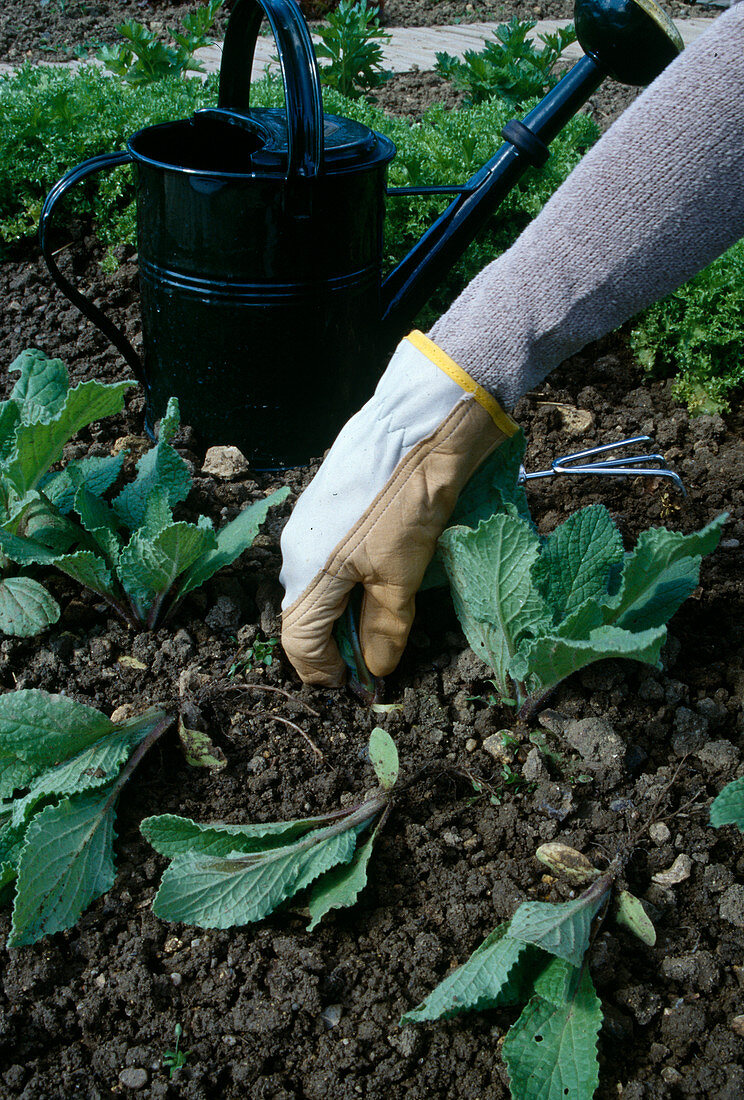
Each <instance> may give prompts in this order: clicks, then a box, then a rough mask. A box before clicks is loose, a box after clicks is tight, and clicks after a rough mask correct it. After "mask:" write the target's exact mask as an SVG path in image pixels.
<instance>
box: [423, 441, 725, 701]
mask: <svg viewBox="0 0 744 1100" xmlns="http://www.w3.org/2000/svg"><path fill="white" fill-rule="evenodd" d="M520 436H521V433H518V435H517V436H515V437H514V438H513V439H512V440H510V441H509V443H508V444H505V445H504V447H501V448H499V451H498V452H496V453H497V455H499V458H498V460H497V463H496V464H495V465H494V466H493V467H492V468H491V469H489V468H488V464H486V465H487V468H486V470H485V471H483V472H482V473H479V475H478V480H477V482H476V485H475V486H473V487H472V488H470V487H469V494H468V497H467V498H466V500H465V502H464V504H463V508H462V510H461V511H460V514H461V515H464V517H465V520H466V523H467V526H466V525H464V524H463V523H462V521H461V522H460V525H458V526H453V527H450V528H448V530H446V531H445V532H444V534H443V535H442V537H441V539H440V540H439V554H440V556H441V559H442V561H443V563H444V566H445V569H446V572H447V576H448V578H449V581H450V586H451V589H452V596H453V599H454V604H455V610H456V612H457V616H458V618H459V620H460V623H461V625H462V628H463V630H464V631H465V636H466V637H467V639H468V641H469V643H470V645H471V647H472V649H473V650H474V652H475V653H476V654H477V655H478V656H479V657H482V658H483V660H484V661H486V662H487V663H488V664H489V665H490V667H491V669H492V671H493V673H494V679H495V681H496V684H497V685H498V690H499V691H500V692H501V694H502V696H503V697H505V698H507V699H512V700H514V701H515V702H516V703H517V705H518V706H519V707H521V708H522V713H523V714H527V713H529V712H530V711H532V710H534V708H535V706H537V705H539V703H540V702H541V701H543V700H544V699H545V698H546V697H547V695H548V694H549V693H550V692H551V691H553V689H554V688H555V687H556V686H557V685H558V684H559V683H560V682H561V681H562V680H563V679H565V677H566V676H569V675H570V674H571V673H572V672H576V671H578V670H579V669H581V668H585V667H586V666H587V665H589V664H591V663H592V662H594V661H599V660H602V659H603V658H606V657H629V658H632V659H633V660H637V661H642V662H644V663H645V664H651V665H656V666H658V664H659V655H660V652H661V647H662V646H663V644H664V641H665V639H666V623H667V622H668V620H669V619H670V618H671V616H672V615H673V614H674V613H675V611H677V609H678V608H679V607H680V605H681V604H682V603H683V602H684V600H685V599H686V598H687V597H688V596H689V595H691V593H692V592H693V591H694V590H695V588H696V587H697V584H698V578H699V574H700V562H701V560H702V557H703V555H705V554H709V553H711V552H712V551H713V550H714V549H715V547H716V546H717V545H718V542H719V539H720V537H721V529H722V527H723V525H724V523H725V522H726V519H727V518H728V517H727V515H726V514H724V515H721V516H719V517H718V518H717V519H715V520H713V521H712V523H710V524H708V526H707V527H704V528H703V529H702V530H701V531H697V532H695V533H693V534H691V535H682V534H679V533H678V532H676V531H668V530H666V529H665V528H663V527H660V528H650V529H649V530H647V531H644V532H642V534H641V535H640V537H639V539H638V543H637V545H636V548H635V549H634V550H633V551H632V552H631V553H628V554H626V553H624V552H623V545H622V540H621V538H620V533H619V531H618V530H617V527H616V526H615V524H614V523H613V521H612V518H611V516H610V513H609V512H608V511H607V509H606V508H605V507H604V506H603V505H600V504H595V505H591V506H589V507H588V508H583V509H581V510H580V511H578V512H575V513H574V514H573V515H572V516H570V517H569V518H568V519H567V520H566V522H565V523H563V524H561V525H560V527H558V528H556V530H555V531H554V532H553V533H552V534H551V535H550V536H549V537H548V538H547V539H541V538H540V537H539V536H538V534H537V532H536V530H535V528H534V525H533V523H532V520H531V518H530V516H529V511H528V510H527V505H526V498H525V497H524V493H523V491H522V489H521V487H520V486H519V484H518V480H519V468H520V465H521V457H522V454H523V452H524V438H523V437H521V438H520ZM501 451H505V452H506V453H505V454H503V455H501V454H500V452H501ZM489 484H490V496H489V491H488V490H489ZM484 496H485V500H486V501H488V500H489V499H490V506H491V510H492V511H495V514H492V515H490V516H489V518H487V519H483V518H482V517H483V500H482V499H481V498H483V497H484ZM476 524H477V526H476Z"/></svg>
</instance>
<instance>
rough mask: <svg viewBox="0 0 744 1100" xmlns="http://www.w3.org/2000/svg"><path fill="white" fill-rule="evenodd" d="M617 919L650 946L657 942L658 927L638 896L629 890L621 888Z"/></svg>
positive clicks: (618, 898)
mask: <svg viewBox="0 0 744 1100" xmlns="http://www.w3.org/2000/svg"><path fill="white" fill-rule="evenodd" d="M615 920H616V921H617V923H618V924H621V925H623V927H625V928H627V929H628V931H629V932H632V933H633V935H634V936H637V937H638V939H639V940H641V941H642V942H643V943H645V944H648V946H649V947H653V946H654V944H655V943H656V929H655V928H654V926H653V923H652V921H651V918H650V917H649V915H648V913H647V912H646V910H645V909H644V908H643V906H642V905H641V903H640V901H639V900H638V898H636V897H634V896H633V895H632V894H630V893H628V891H627V890H621V891H620V893H619V894H618V897H617V911H616V913H615Z"/></svg>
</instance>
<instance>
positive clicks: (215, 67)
mask: <svg viewBox="0 0 744 1100" xmlns="http://www.w3.org/2000/svg"><path fill="white" fill-rule="evenodd" d="M569 22H570V20H569V19H541V20H540V21H539V22H538V23H537V26H536V27H535V29H534V30H533V31H532V32H531V34H530V37H531V38H535V37H537V35H539V34H550V33H552V32H553V31H555V30H557V28H558V27H563V26H565V25H566V24H567V23H569ZM712 22H713V20H712V19H705V18H701V17H695V18H692V19H678V20H676V25H677V27H678V29H679V32H680V34H681V35H682V38H683V40H684V42H685V45H688V44H689V43H690V42H693V41H694V40H695V39H696V38H697V37H698V35H700V34H702V32H703V31H704V30H705V28H706V27H708V26H710V24H711V23H712ZM496 25H497V24H496V23H461V24H459V25H458V26H452V27H391V28H390V30H389V31H388V33H389V34H390V41H389V42H386V43H385V44H384V45H383V47H382V50H383V55H384V58H385V61H384V64H385V68H386V69H388V70H390V71H391V72H394V73H406V72H410V71H411V70H413V69H422V70H426V69H433V68H434V66H435V64H436V55H437V54H438V53H449V54H452V55H453V56H455V57H462V55H463V54H464V53H465V51H466V50H481V49H482V48H483V43H484V42H485V41H486V40H487V39H489V38H491V37H492V35H493V32H494V30H495V27H496ZM316 40H317V39H316ZM581 53H582V51H581V47H580V46H579V44H578V43H577V42H575V43H573V45H571V46H569V47H568V48H567V49H566V50H565V52H564V54H563V56H564V57H565V58H567V59H569V60H577V59H578V58H580V57H581ZM197 57H198V58H199V59H200V61H201V62H202V64H203V65H204V68H205V69H206V71H207V72H208V73H211V72H218V71H219V68H220V62H221V60H222V46H221V44H218V45H214V46H207V47H205V48H204V49H203V50H199V51H198V52H197ZM275 59H276V45H275V43H274V39H273V38H271V37H269V36H264V35H262V36H261V37H260V38H259V39H258V42H257V43H256V54H255V58H254V65H253V68H254V72H255V73H256V75H257V76H259V75H260V74H261V73H262V72H263V70H264V69H265V68H266V67H267V66H268V67H269V69H273V68H275V66H276V60H275ZM42 64H53V65H67V66H68V67H70V68H77V67H79V65H80V64H81V62H79V61H66V62H65V61H61V62H60V61H58V62H42ZM13 69H14V66H13V65H8V64H6V63H4V62H3V63H0V74H2V73H7V72H12V71H13Z"/></svg>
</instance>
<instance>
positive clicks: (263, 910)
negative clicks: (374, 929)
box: [140, 728, 398, 929]
mask: <svg viewBox="0 0 744 1100" xmlns="http://www.w3.org/2000/svg"><path fill="white" fill-rule="evenodd" d="M369 755H370V760H371V762H372V766H373V767H374V770H375V774H376V776H377V779H378V782H379V784H380V789H379V791H378V792H375V793H374V794H372V795H371V796H370V797H369V798H367V799H365V800H364V801H362V802H360V803H358V804H357V805H356V806H351V807H350V808H349V809H343V810H336V811H334V812H333V813H328V814H321V815H320V816H318V817H309V818H304V819H302V820H298V821H268V822H264V823H262V824H255V825H226V824H224V823H222V822H217V823H215V824H211V825H200V824H198V823H197V822H195V821H192V820H190V819H189V818H186V817H177V816H175V815H172V814H163V815H160V816H156V817H148V818H145V820H144V821H143V822H142V824H141V826H140V828H141V830H142V834H143V836H144V837H145V839H146V840H148V841H149V842H150V844H152V846H153V848H155V850H156V851H158V852H159V853H160V854H161V855H163V856H167V857H168V858H169V859H170V860H171V862H170V864H169V865H168V867H167V868H166V870H165V873H164V874H163V879H162V882H161V884H160V888H159V890H158V892H157V895H156V897H155V900H154V902H153V911H154V912H155V914H156V915H157V916H159V917H162V918H163V919H164V920H169V921H183V922H184V923H186V924H196V925H200V926H201V927H203V928H231V927H233V926H234V925H239V924H248V923H250V922H252V921H258V920H261V919H262V918H263V917H266V916H268V914H269V913H271V912H273V910H274V909H276V908H277V906H279V905H281V903H282V902H284V901H286V900H287V899H288V898H290V897H293V896H294V895H295V894H297V893H299V892H300V891H301V890H304V889H305V888H306V887H308V886H310V884H311V883H314V885H313V886H312V889H311V891H310V895H309V898H308V909H309V911H310V924H309V925H308V928H309V929H312V928H314V927H315V926H316V924H318V922H319V921H320V920H321V919H322V918H323V917H324V916H325V914H326V913H327V912H329V910H331V909H339V908H345V907H346V906H350V905H353V904H354V903H355V901H356V900H357V897H358V896H359V894H360V893H361V891H362V890H363V889H364V887H365V885H366V883H367V865H368V863H369V859H370V856H371V855H372V849H373V847H374V843H375V839H376V837H377V835H378V834H379V832H380V829H381V828H382V826H383V825H384V823H385V820H386V819H387V816H388V813H389V811H390V807H391V805H392V801H393V793H394V788H395V784H396V781H397V778H398V752H397V750H396V748H395V745H394V743H393V741H392V738H391V737H390V735H389V734H387V733H386V732H385V731H384V730H382V729H380V728H377V729H374V730H373V731H372V734H371V735H370V739H369ZM363 835H364V836H365V839H364V841H363V842H362V843H359V842H360V838H361V837H362V836H363Z"/></svg>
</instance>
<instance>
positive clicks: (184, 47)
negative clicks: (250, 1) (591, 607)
mask: <svg viewBox="0 0 744 1100" xmlns="http://www.w3.org/2000/svg"><path fill="white" fill-rule="evenodd" d="M222 3H223V0H209V2H208V3H207V4H205V5H204V6H203V7H201V8H197V9H196V11H193V12H188V13H187V14H186V15H184V17H183V27H184V29H183V31H174V30H173V29H172V28H170V27H169V28H168V34H169V35H170V37H171V38H172V39H173V41H174V42H175V46H168V45H166V44H165V43H164V42H161V41H160V39H159V38H158V36H157V34H155V33H154V32H153V31H151V30H148V28H147V27H146V26H144V24H142V23H137V22H136V21H135V20H134V19H130V20H129V22H127V23H122V24H121V25H120V26H118V27H117V28H116V29H117V30H118V32H119V34H120V35H121V36H122V38H123V39H124V42H123V43H121V44H119V45H117V46H104V47H103V49H101V50H100V51H99V53H98V55H97V56H98V60H99V61H102V62H103V64H104V65H105V67H106V68H107V69H108V70H109V72H111V73H113V74H114V75H115V76H118V77H120V78H121V79H122V80H125V81H126V82H127V83H128V84H133V85H134V86H135V87H141V86H142V85H144V84H153V83H155V82H156V81H158V80H163V79H165V78H167V77H173V76H175V77H179V76H183V74H184V73H186V72H199V73H202V72H204V66H203V65H202V64H201V62H199V61H195V60H194V53H195V51H196V50H199V49H201V48H202V46H211V45H212V44H213V41H214V40H213V39H212V38H210V37H209V31H210V30H211V28H212V24H213V23H214V20H215V16H216V15H217V12H218V11H219V10H220V8H221V7H222Z"/></svg>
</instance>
